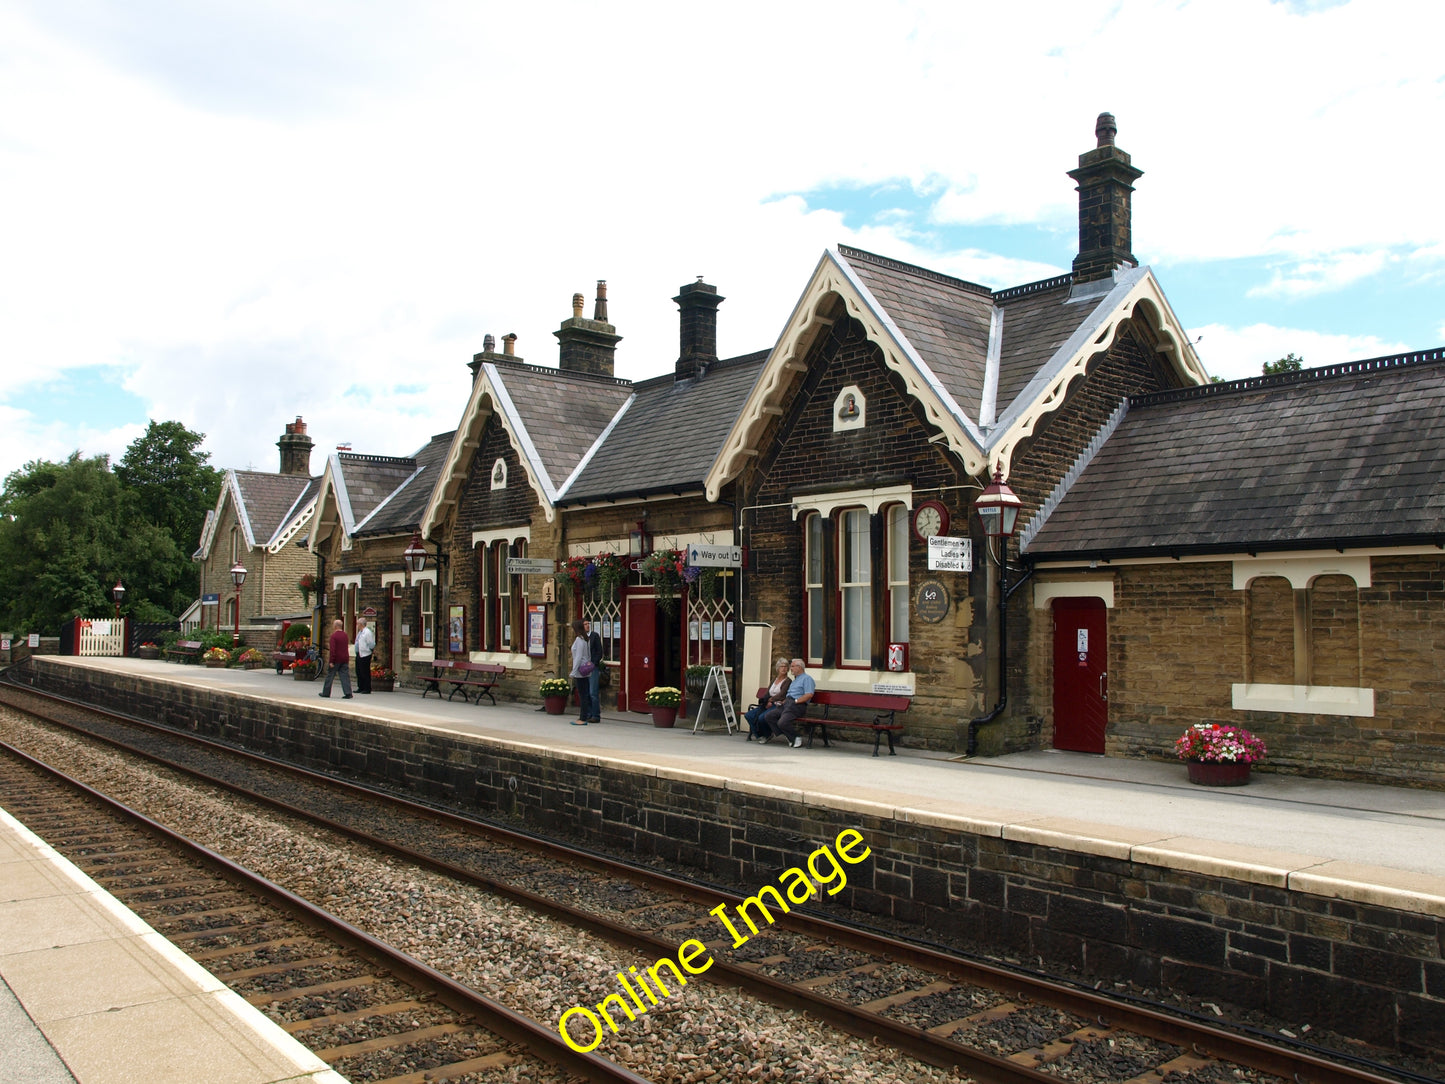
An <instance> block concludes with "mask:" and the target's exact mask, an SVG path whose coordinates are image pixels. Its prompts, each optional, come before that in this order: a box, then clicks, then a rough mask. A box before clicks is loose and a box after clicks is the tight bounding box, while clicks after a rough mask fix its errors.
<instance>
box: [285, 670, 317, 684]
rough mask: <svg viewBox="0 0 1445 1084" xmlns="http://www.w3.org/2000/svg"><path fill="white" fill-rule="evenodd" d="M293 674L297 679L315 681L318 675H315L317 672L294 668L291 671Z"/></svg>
mask: <svg viewBox="0 0 1445 1084" xmlns="http://www.w3.org/2000/svg"><path fill="white" fill-rule="evenodd" d="M291 676H292V677H293V678H295V679H296V680H297V681H315V680H316V675H315V674H308V673H306V671H304V670H294V669H293V670H292V671H291Z"/></svg>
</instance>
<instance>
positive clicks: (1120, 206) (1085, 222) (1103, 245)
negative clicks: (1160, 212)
mask: <svg viewBox="0 0 1445 1084" xmlns="http://www.w3.org/2000/svg"><path fill="white" fill-rule="evenodd" d="M1117 132H1118V127H1117V126H1116V125H1115V124H1114V115H1113V114H1112V113H1100V114H1099V119H1098V121H1097V122H1096V123H1095V125H1094V135H1095V136H1096V137H1097V138H1098V146H1096V147H1095V148H1094V149H1093V150H1091V151H1086V152H1085V153H1083V154H1081V155H1079V168H1078V169H1071V170H1069V176H1070V177H1072V178H1073V179H1074V180H1075V181H1077V182H1078V185H1079V254H1078V256H1076V257H1075V258H1074V282H1075V283H1076V284H1077V283H1081V282H1094V281H1096V280H1098V279H1106V278H1109V277H1110V276H1111V275H1112V274H1113V273H1114V269H1115V268H1116V267H1118V266H1119V265H1120V264H1128V265H1129V266H1130V267H1138V266H1139V261H1138V260H1136V259H1135V258H1134V253H1133V252H1132V251H1130V247H1131V245H1132V244H1133V240H1132V228H1131V226H1130V222H1129V218H1130V213H1129V194H1130V193H1131V192H1133V191H1134V182H1135V181H1136V180H1137V179H1138V178H1139V177H1141V176H1143V173H1144V171H1143V170H1140V169H1135V168H1134V167H1133V166H1132V165H1130V164H1129V156H1128V155H1127V154H1125V153H1124V152H1123V151H1121V150H1120V149H1119V148H1118V147H1116V146H1114V136H1115V134H1116V133H1117Z"/></svg>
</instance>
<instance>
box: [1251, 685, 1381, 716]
mask: <svg viewBox="0 0 1445 1084" xmlns="http://www.w3.org/2000/svg"><path fill="white" fill-rule="evenodd" d="M1230 691H1231V695H1232V696H1233V701H1234V710H1235V711H1282V712H1289V713H1292V714H1295V715H1353V716H1357V717H1359V718H1363V719H1373V718H1374V717H1375V690H1374V689H1351V688H1348V687H1342V686H1338V685H1245V684H1234V685H1231V686H1230Z"/></svg>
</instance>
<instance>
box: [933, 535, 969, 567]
mask: <svg viewBox="0 0 1445 1084" xmlns="http://www.w3.org/2000/svg"><path fill="white" fill-rule="evenodd" d="M928 570H929V571H930V572H972V571H973V539H971V538H950V537H949V536H947V535H934V536H933V537H932V538H930V539H929V540H928Z"/></svg>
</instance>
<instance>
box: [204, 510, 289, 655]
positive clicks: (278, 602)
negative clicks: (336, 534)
mask: <svg viewBox="0 0 1445 1084" xmlns="http://www.w3.org/2000/svg"><path fill="white" fill-rule="evenodd" d="M233 527H234V528H236V531H237V533H236V539H237V543H236V544H237V547H238V551H237V556H238V557H239V559H240V561H241V564H242V565H244V566H245V568H246V582H245V584H244V585H243V586H242V587H241V624H242V625H243V626H244V625H245V624H246V623H247V622H248V621H249V620H251V619H252V618H254V617H257V616H261V615H266V616H283V615H288V614H298V613H303V612H305V610H306V609H307V607H306V604H305V603H304V602H303V601H302V598H301V590H300V588H298V587H297V586H296V585H297V583H298V582H299V581H300V579H301V577H302V576H304V575H305V574H306V573H308V572H313V573H314V572H315V571H316V559H315V558H314V557H312V556H311V554H310V553H308V552H306V551H305V550H303V549H301V548H300V547H299V546H285V547H282V549H281V551H280V552H279V553H268V552H266V549H265V547H259V548H257V549H254V550H248V549H246V536H245V533H244V532H242V531H241V530H240V526H239V523H238V521H237V519H236V506H235V504H234V502H232V501H229V500H228V501H227V502H226V507H225V508H224V509H223V510H222V511H221V518H220V521H219V522H218V523H217V524H216V533H215V536H214V540H213V541H212V543H211V555H210V556H209V557H208V558H206V559H205V560H203V561H200V562H198V572H199V580H200V593H201V594H202V595H208V594H213V595H218V596H220V601H219V602H218V604H217V605H215V606H203V607H201V615H202V621H203V624H204V625H205V626H206V627H207V628H217V627H228V628H229V627H231V626H230V625H229V624H227V622H226V621H225V617H224V615H225V614H226V602H227V600H228V599H231V598H234V597H235V595H236V588H235V585H234V584H233V583H232V581H231V566H232V564H234V563H235V562H234V560H233V558H232V556H231V529H232V528H233Z"/></svg>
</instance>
